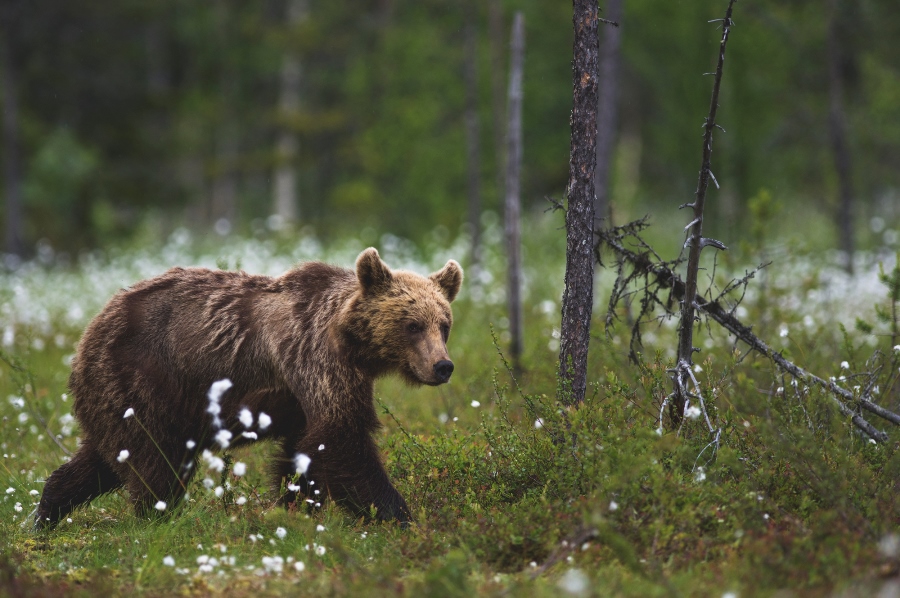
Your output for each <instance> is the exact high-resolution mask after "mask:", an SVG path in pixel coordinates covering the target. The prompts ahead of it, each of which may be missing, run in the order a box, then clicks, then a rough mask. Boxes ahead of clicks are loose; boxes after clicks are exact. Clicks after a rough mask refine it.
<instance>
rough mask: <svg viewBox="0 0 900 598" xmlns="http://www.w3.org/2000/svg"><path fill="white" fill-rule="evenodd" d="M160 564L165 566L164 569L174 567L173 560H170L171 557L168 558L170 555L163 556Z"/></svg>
mask: <svg viewBox="0 0 900 598" xmlns="http://www.w3.org/2000/svg"><path fill="white" fill-rule="evenodd" d="M162 562H163V565H165V566H166V567H174V566H175V559H174V558H172V556H170V555H166V556H164V557H163V561H162Z"/></svg>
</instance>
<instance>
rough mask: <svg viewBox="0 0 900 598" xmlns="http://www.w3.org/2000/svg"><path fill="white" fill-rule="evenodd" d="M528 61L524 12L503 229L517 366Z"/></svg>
mask: <svg viewBox="0 0 900 598" xmlns="http://www.w3.org/2000/svg"><path fill="white" fill-rule="evenodd" d="M524 62H525V16H524V15H523V14H522V12H521V11H518V12H516V14H515V17H514V18H513V27H512V37H511V41H510V60H509V94H508V97H509V102H508V105H507V115H508V119H509V121H508V124H507V132H506V201H505V210H504V231H505V236H506V255H507V299H508V305H509V334H510V349H509V354H510V360H511V361H512V364H513V369H514V370H518V369H519V367H520V365H521V364H520V361H521V358H522V243H521V240H520V233H519V220H520V216H519V212H520V204H521V199H520V197H519V189H520V186H519V178H520V177H519V171H520V170H521V165H522V71H523V67H524Z"/></svg>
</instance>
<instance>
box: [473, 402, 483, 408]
mask: <svg viewBox="0 0 900 598" xmlns="http://www.w3.org/2000/svg"><path fill="white" fill-rule="evenodd" d="M472 407H481V403H479V402H478V401H472Z"/></svg>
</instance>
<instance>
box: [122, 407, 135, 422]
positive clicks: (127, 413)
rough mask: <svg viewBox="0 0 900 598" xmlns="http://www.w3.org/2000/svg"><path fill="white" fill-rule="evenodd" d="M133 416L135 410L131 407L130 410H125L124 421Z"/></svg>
mask: <svg viewBox="0 0 900 598" xmlns="http://www.w3.org/2000/svg"><path fill="white" fill-rule="evenodd" d="M132 415H134V409H132V408H131V407H129V408H128V409H126V410H125V415H123V416H122V419H128V418H129V417H131V416H132Z"/></svg>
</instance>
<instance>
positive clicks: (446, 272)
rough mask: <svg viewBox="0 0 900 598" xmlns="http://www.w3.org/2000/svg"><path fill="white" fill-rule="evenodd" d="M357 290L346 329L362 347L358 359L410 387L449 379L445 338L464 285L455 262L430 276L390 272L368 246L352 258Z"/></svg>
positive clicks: (449, 366) (435, 383) (451, 364)
mask: <svg viewBox="0 0 900 598" xmlns="http://www.w3.org/2000/svg"><path fill="white" fill-rule="evenodd" d="M356 277H357V280H358V284H359V288H358V291H357V293H356V296H355V298H354V301H353V302H352V304H351V307H350V310H349V313H346V314H345V318H344V319H345V322H344V323H345V328H344V330H345V331H346V332H348V333H350V335H351V336H352V337H353V338H354V340H355V341H356V342H357V343H358V344H359V345H360V347H361V351H360V352H361V355H360V356H361V358H362V359H363V360H364V361H366V362H367V363H368V364H370V365H371V366H372V367H373V369H375V370H376V371H378V372H379V373H381V372H384V373H387V372H390V371H395V372H398V373H399V374H400V375H401V376H402V377H403V378H404V379H405V380H406V381H407V382H409V383H410V384H415V385H418V384H428V385H431V386H437V385H438V384H443V383H445V382H447V381H448V380H450V374H452V373H453V362H452V361H450V355H449V354H448V353H447V338H448V337H449V335H450V326H452V324H453V314H452V312H451V311H450V302H451V301H453V299H455V298H456V294H457V293H458V292H459V287H460V285H461V284H462V279H463V271H462V268H461V267H460V266H459V264H458V263H456V262H455V261H453V260H450V261H449V262H447V264H446V265H445V266H444V267H443V268H441V269H440V270H438V271H437V272H434V273H433V274H431V275H430V276H427V277H426V276H420V275H418V274H414V273H412V272H406V271H403V270H391V269H390V268H389V267H388V266H387V264H385V263H384V262H383V261H381V258H380V257H379V255H378V251H377V250H376V249H375V248H374V247H370V248H368V249H366V250H365V251H363V252H362V253H361V254H359V257H358V258H357V259H356Z"/></svg>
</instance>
